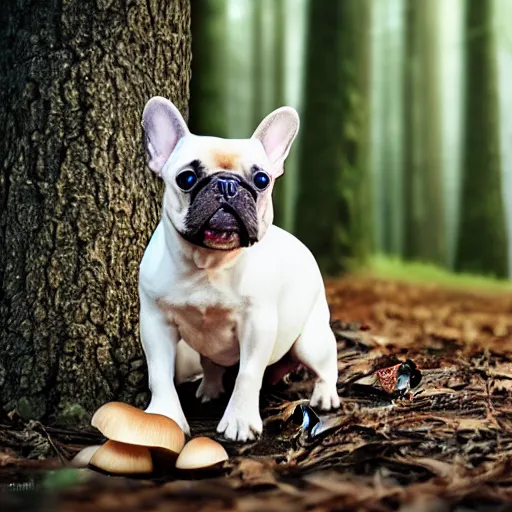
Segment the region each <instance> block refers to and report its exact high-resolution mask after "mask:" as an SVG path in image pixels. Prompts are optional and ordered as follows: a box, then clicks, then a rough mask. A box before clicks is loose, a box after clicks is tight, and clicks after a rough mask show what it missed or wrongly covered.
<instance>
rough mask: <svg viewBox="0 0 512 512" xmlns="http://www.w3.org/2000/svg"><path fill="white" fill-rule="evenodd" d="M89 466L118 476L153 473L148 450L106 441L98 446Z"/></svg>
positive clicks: (143, 447)
mask: <svg viewBox="0 0 512 512" xmlns="http://www.w3.org/2000/svg"><path fill="white" fill-rule="evenodd" d="M89 464H90V465H91V466H94V467H96V468H98V469H102V470H103V471H106V472H107V473H115V474H118V475H136V474H142V473H151V472H152V471H153V460H152V458H151V453H150V452H149V449H148V448H146V447H145V446H136V445H132V444H125V443H119V442H117V441H107V442H106V443H105V444H104V445H102V446H100V447H99V448H98V449H97V450H96V452H95V453H94V455H93V456H92V457H91V460H90V462H89Z"/></svg>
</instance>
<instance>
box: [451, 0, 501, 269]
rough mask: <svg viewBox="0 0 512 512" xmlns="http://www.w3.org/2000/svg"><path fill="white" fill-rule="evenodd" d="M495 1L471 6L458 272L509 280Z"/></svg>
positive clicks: (469, 2) (479, 0) (475, 1)
mask: <svg viewBox="0 0 512 512" xmlns="http://www.w3.org/2000/svg"><path fill="white" fill-rule="evenodd" d="M492 6H493V2H492V0H467V2H466V21H465V35H466V61H465V63H466V68H465V88H466V90H465V109H464V110H465V112H464V116H465V120H464V123H463V130H464V135H463V162H462V197H461V212H460V223H459V236H458V250H457V256H456V268H457V269H458V270H460V271H467V272H475V273H482V274H493V275H495V276H499V277H506V276H507V275H508V261H507V237H506V229H505V214H504V207H503V197H502V189H501V181H502V176H501V155H500V137H499V99H498V88H497V70H496V52H495V48H494V34H493V9H492Z"/></svg>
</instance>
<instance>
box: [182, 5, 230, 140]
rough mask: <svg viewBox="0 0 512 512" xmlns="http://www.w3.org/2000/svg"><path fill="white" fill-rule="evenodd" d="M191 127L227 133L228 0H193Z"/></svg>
mask: <svg viewBox="0 0 512 512" xmlns="http://www.w3.org/2000/svg"><path fill="white" fill-rule="evenodd" d="M191 7H192V34H193V37H192V56H193V57H192V79H191V83H190V123H189V126H190V130H191V131H192V132H193V133H197V134H198V135H211V136H214V137H227V135H228V108H227V99H228V96H227V69H228V67H227V65H228V49H227V29H228V27H227V0H193V1H192V4H191Z"/></svg>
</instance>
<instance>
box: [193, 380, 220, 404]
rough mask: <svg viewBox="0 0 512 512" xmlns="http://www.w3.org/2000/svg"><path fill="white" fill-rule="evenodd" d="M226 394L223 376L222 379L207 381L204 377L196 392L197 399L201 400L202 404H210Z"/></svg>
mask: <svg viewBox="0 0 512 512" xmlns="http://www.w3.org/2000/svg"><path fill="white" fill-rule="evenodd" d="M222 393H224V385H223V384H222V375H221V378H220V379H216V380H213V379H207V378H206V377H203V378H202V380H201V383H200V384H199V387H198V388H197V391H196V398H200V399H201V402H203V403H205V402H209V401H210V400H215V399H216V398H219V396H220V395H221V394H222Z"/></svg>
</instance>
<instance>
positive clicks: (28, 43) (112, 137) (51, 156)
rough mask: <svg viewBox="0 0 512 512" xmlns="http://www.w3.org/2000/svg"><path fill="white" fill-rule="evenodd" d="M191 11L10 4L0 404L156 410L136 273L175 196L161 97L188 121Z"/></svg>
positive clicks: (111, 0) (168, 3) (47, 409)
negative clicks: (156, 139)
mask: <svg viewBox="0 0 512 512" xmlns="http://www.w3.org/2000/svg"><path fill="white" fill-rule="evenodd" d="M189 16H190V13H189V2H188V0H97V1H92V0H68V1H66V2H62V1H61V0H31V1H30V0H4V1H3V2H2V3H1V6H0V126H2V130H3V133H2V138H1V139H0V159H1V161H2V171H1V174H0V179H1V181H0V212H1V217H0V283H1V288H0V290H1V292H0V293H1V296H0V336H1V343H0V400H1V404H2V406H3V408H4V409H5V410H7V411H10V410H13V409H14V408H16V409H17V410H18V412H19V414H21V415H22V416H23V417H25V418H38V419H39V418H43V417H49V418H50V419H51V418H59V419H60V420H70V421H75V420H84V419H87V418H88V415H89V414H90V413H91V412H92V411H93V410H94V409H95V407H97V406H98V405H100V404H102V403H104V402H106V401H108V400H111V399H121V400H126V401H130V402H132V403H136V404H137V405H141V404H142V403H143V402H144V401H145V400H146V399H147V392H146V391H145V389H146V378H145V361H144V359H143V355H142V350H141V346H140V343H139V339H138V298H137V276H138V265H139V262H140V259H141V257H142V254H143V251H144V248H145V246H146V244H147V242H148V240H149V236H150V234H151V232H152V230H153V229H154V228H155V226H156V223H157V220H158V215H159V210H160V197H161V185H160V183H159V181H158V180H157V179H156V177H155V176H154V175H153V174H152V173H151V172H150V171H149V170H147V168H146V167H145V159H144V155H143V148H142V131H141V123H140V120H141V114H142V109H143V107H144V104H145V102H146V101H147V100H148V99H149V98H150V97H151V96H153V95H155V94H159V95H163V96H167V97H170V98H171V99H172V100H174V101H175V102H176V104H177V105H178V107H179V108H180V109H182V112H184V114H185V115H186V114H187V112H186V106H187V100H188V82H189V69H190V58H191V56H190V34H189Z"/></svg>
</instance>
